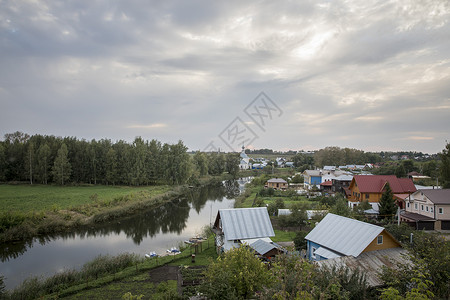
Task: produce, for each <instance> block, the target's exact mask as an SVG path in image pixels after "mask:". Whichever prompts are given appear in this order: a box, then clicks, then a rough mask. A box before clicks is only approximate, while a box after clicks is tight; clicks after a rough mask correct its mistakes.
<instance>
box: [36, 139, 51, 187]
mask: <svg viewBox="0 0 450 300" xmlns="http://www.w3.org/2000/svg"><path fill="white" fill-rule="evenodd" d="M49 167H50V147H49V146H48V145H47V143H45V144H42V145H41V146H40V147H39V150H38V165H37V170H36V171H37V177H38V179H39V180H40V181H41V183H43V184H47V182H48V169H49Z"/></svg>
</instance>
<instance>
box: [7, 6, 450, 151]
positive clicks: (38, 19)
mask: <svg viewBox="0 0 450 300" xmlns="http://www.w3.org/2000/svg"><path fill="white" fill-rule="evenodd" d="M449 20H450V1H448V0H444V1H443V0H428V1H414V0H411V1H404V0H399V1H397V0H395V1H372V0H362V1H340V0H336V1H322V0H318V1H316V0H311V1H303V0H299V1H234V0H227V1H206V0H205V1H201V0H194V1H183V0H179V1H176V0H167V1H110V0H108V1H106V0H98V1H79V0H73V1H41V0H33V1H25V0H21V1H12V0H10V1H8V0H0V136H1V137H3V136H4V134H6V133H12V132H15V131H22V132H26V133H28V134H30V135H32V134H42V135H55V136H63V137H64V136H74V137H77V138H79V139H86V140H90V139H102V138H106V139H111V140H112V141H117V140H125V141H128V142H132V141H133V140H134V138H135V137H137V136H141V137H142V138H144V139H147V140H151V139H157V140H159V141H161V142H163V143H176V142H178V140H182V141H183V142H184V144H185V145H186V146H188V147H189V149H190V150H214V149H220V150H223V151H238V150H240V148H241V147H242V145H244V146H245V147H248V148H256V149H261V148H270V149H274V150H290V149H291V150H317V149H321V148H324V147H327V146H338V147H349V148H356V149H361V150H364V151H383V150H392V151H396V150H406V151H421V152H424V153H430V154H431V153H438V152H440V151H442V149H444V147H445V145H446V141H447V140H450V24H449Z"/></svg>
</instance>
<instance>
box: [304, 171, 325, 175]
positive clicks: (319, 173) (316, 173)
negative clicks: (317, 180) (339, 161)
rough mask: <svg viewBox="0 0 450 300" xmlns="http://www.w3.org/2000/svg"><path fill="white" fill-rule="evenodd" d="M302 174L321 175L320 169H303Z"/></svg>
mask: <svg viewBox="0 0 450 300" xmlns="http://www.w3.org/2000/svg"><path fill="white" fill-rule="evenodd" d="M303 174H306V175H307V176H322V171H319V170H305V171H304V172H303Z"/></svg>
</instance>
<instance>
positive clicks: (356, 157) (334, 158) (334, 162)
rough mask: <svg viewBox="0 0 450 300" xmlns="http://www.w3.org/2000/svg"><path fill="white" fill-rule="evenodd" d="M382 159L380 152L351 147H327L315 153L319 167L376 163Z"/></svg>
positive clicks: (315, 159)
mask: <svg viewBox="0 0 450 300" xmlns="http://www.w3.org/2000/svg"><path fill="white" fill-rule="evenodd" d="M381 160H382V159H381V156H380V155H379V154H375V153H369V152H367V153H366V152H364V151H362V150H356V149H350V148H339V147H326V148H324V149H321V150H319V151H317V152H316V153H314V162H315V165H316V166H319V167H323V166H340V165H347V164H365V163H376V162H380V161H381Z"/></svg>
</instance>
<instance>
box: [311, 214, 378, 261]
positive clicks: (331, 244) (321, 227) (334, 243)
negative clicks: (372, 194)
mask: <svg viewBox="0 0 450 300" xmlns="http://www.w3.org/2000/svg"><path fill="white" fill-rule="evenodd" d="M383 230H384V228H383V227H380V226H376V225H373V224H369V223H366V222H361V221H358V220H354V219H350V218H346V217H342V216H338V215H335V214H331V213H329V214H327V215H326V216H325V218H323V219H322V221H320V222H319V224H317V226H316V227H315V228H314V229H313V230H311V232H310V233H308V235H307V236H306V237H305V239H306V240H309V241H312V242H314V243H316V244H319V245H321V246H324V247H326V248H328V249H330V250H332V251H335V252H338V253H340V254H343V255H352V256H354V257H357V256H358V255H359V254H361V252H362V251H363V250H364V249H365V248H366V247H367V246H368V245H369V244H370V243H371V242H372V241H373V240H374V239H375V238H376V237H377V236H378V235H379V234H380V233H381V232H382V231H383Z"/></svg>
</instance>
